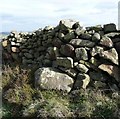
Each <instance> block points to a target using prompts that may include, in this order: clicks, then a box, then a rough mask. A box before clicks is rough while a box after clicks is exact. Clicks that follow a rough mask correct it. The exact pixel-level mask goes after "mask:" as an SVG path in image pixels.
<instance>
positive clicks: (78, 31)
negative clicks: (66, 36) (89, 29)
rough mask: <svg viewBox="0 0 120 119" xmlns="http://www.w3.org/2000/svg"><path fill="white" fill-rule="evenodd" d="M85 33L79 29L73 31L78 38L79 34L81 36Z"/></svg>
mask: <svg viewBox="0 0 120 119" xmlns="http://www.w3.org/2000/svg"><path fill="white" fill-rule="evenodd" d="M84 32H85V30H84V29H81V28H77V29H76V30H75V33H76V34H77V35H78V36H79V35H81V34H83V33H84Z"/></svg>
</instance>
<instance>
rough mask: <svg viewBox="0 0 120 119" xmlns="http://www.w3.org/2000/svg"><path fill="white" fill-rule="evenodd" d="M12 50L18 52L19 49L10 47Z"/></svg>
mask: <svg viewBox="0 0 120 119" xmlns="http://www.w3.org/2000/svg"><path fill="white" fill-rule="evenodd" d="M11 50H12V52H15V53H18V52H19V49H18V48H17V47H11Z"/></svg>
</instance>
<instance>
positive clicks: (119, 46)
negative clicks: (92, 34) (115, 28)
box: [115, 42, 120, 57]
mask: <svg viewBox="0 0 120 119" xmlns="http://www.w3.org/2000/svg"><path fill="white" fill-rule="evenodd" d="M115 49H116V51H117V52H118V53H119V57H120V42H117V43H115Z"/></svg>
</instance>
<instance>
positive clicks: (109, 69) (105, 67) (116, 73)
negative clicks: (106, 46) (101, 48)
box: [98, 64, 120, 82]
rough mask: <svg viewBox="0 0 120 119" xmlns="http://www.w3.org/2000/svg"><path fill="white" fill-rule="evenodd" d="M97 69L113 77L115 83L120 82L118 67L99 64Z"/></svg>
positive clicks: (119, 69)
mask: <svg viewBox="0 0 120 119" xmlns="http://www.w3.org/2000/svg"><path fill="white" fill-rule="evenodd" d="M98 68H100V69H101V70H103V71H105V72H107V73H108V74H109V75H110V76H112V77H114V78H115V79H116V81H118V82H120V68H119V67H118V66H115V65H110V64H101V65H99V67H98Z"/></svg>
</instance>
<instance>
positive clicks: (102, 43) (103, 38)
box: [100, 36, 113, 48]
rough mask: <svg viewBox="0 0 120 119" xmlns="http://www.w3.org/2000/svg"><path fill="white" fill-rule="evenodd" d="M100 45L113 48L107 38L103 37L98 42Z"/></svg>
mask: <svg viewBox="0 0 120 119" xmlns="http://www.w3.org/2000/svg"><path fill="white" fill-rule="evenodd" d="M100 44H101V45H103V46H106V47H109V48H111V47H113V42H112V40H111V39H110V38H109V37H106V36H103V37H102V39H101V40H100Z"/></svg>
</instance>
